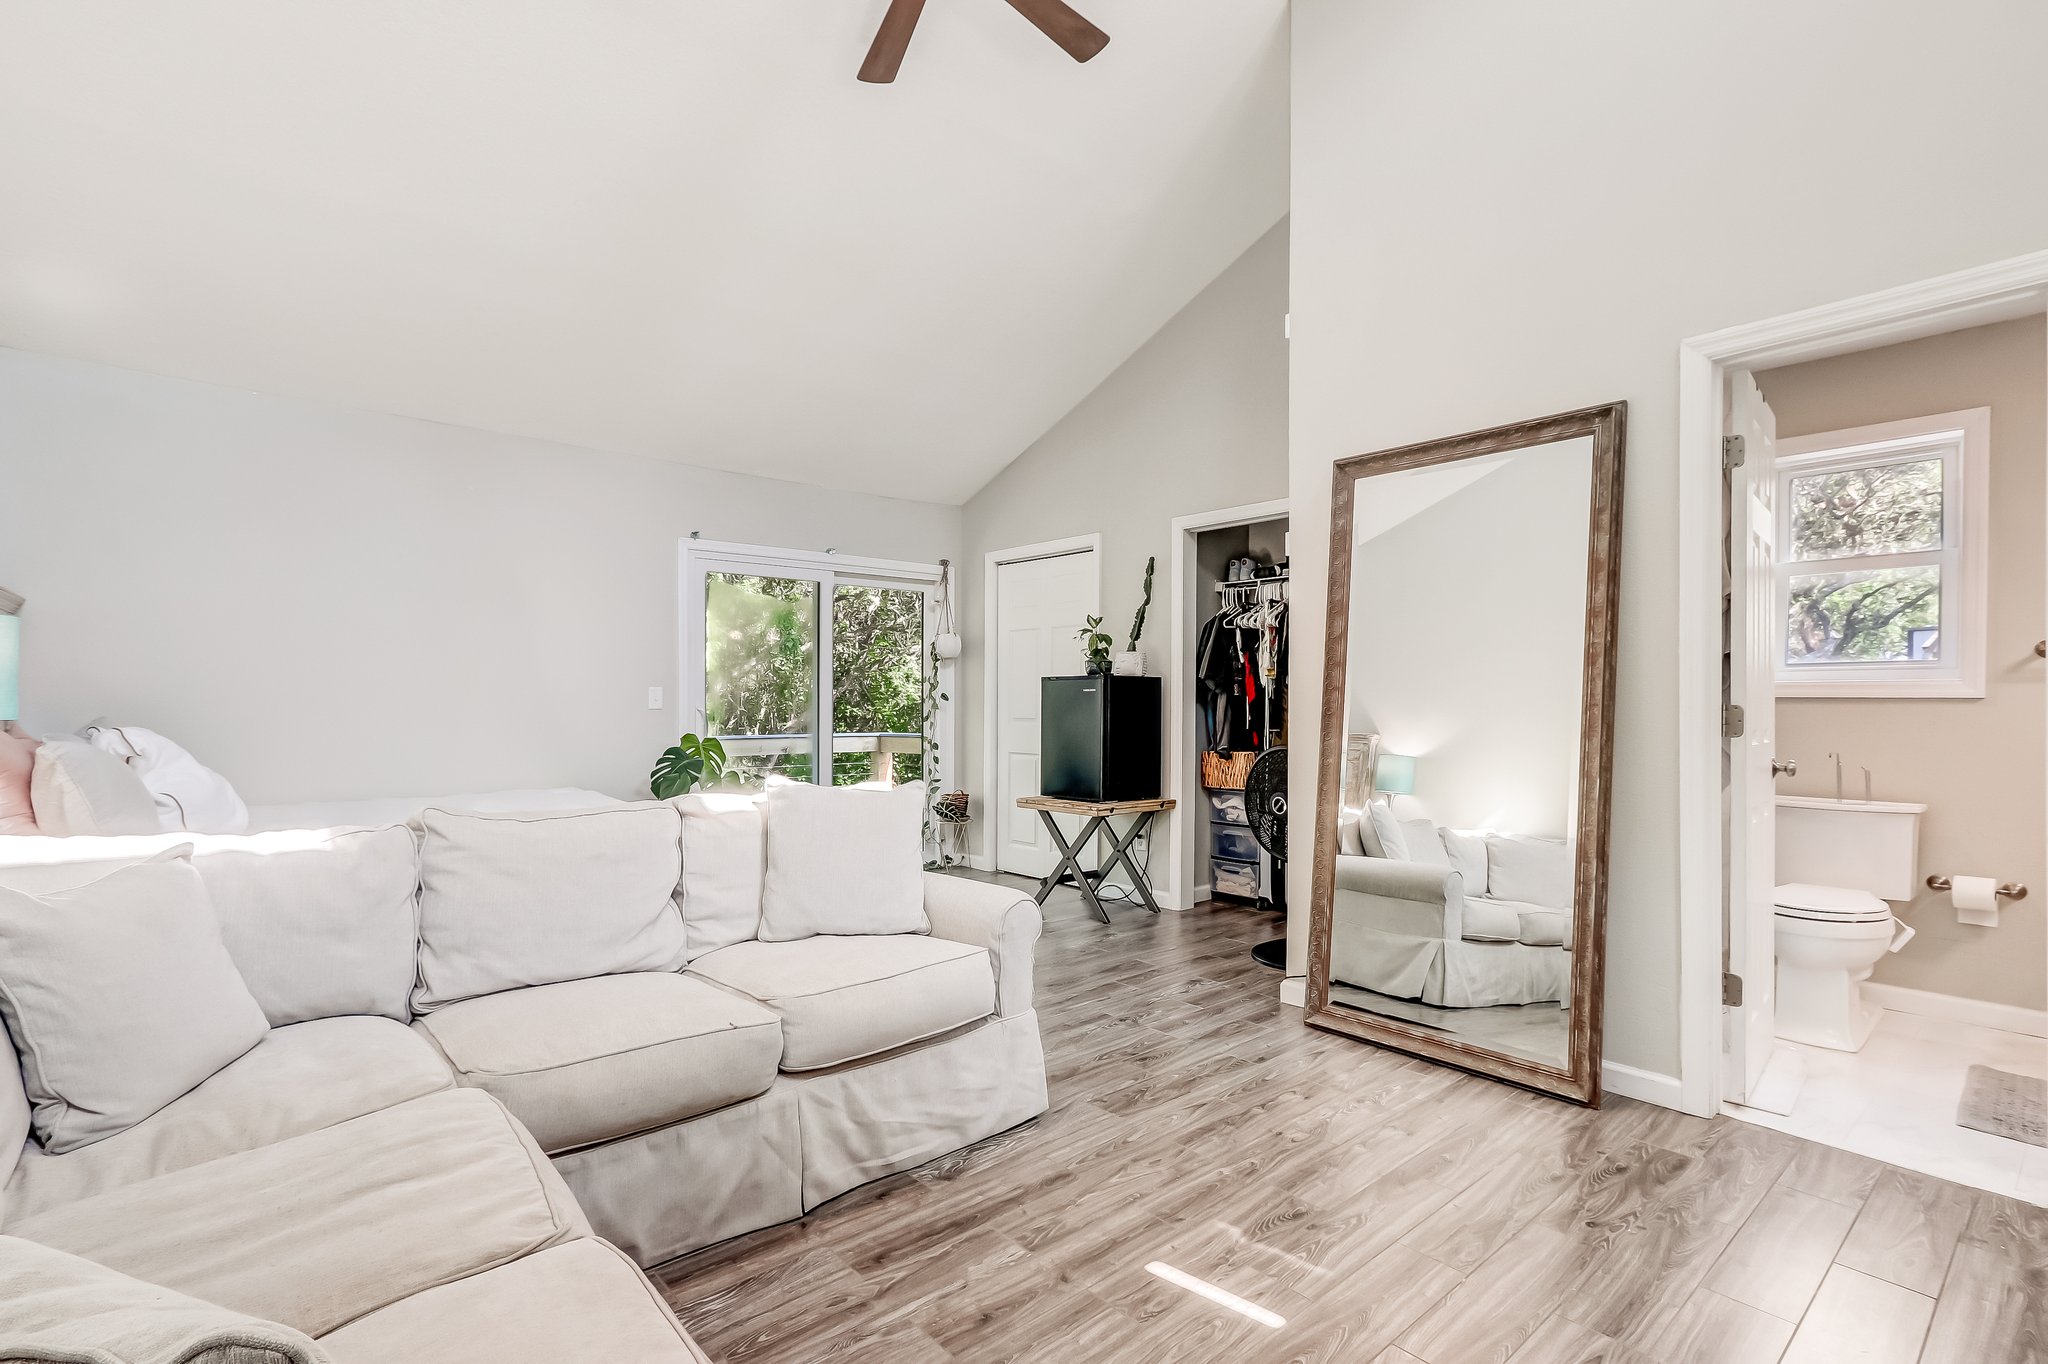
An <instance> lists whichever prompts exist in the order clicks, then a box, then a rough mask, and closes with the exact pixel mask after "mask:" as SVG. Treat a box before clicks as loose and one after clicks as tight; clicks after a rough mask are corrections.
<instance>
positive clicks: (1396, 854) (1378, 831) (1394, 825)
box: [1362, 800, 1408, 862]
mask: <svg viewBox="0 0 2048 1364" xmlns="http://www.w3.org/2000/svg"><path fill="white" fill-rule="evenodd" d="M1362 832H1363V833H1364V834H1365V850H1366V853H1367V854H1368V855H1370V856H1372V857H1387V858H1392V859H1393V860H1394V861H1396V862H1406V861H1407V860H1408V840H1407V838H1406V837H1405V836H1404V835H1403V834H1402V832H1401V821H1400V820H1398V819H1395V818H1394V811H1393V807H1392V806H1390V805H1388V804H1387V803H1386V802H1385V801H1383V800H1376V801H1373V802H1371V803H1370V804H1368V805H1367V806H1366V807H1365V827H1364V829H1363V830H1362Z"/></svg>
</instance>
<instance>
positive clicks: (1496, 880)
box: [1486, 834, 1572, 909]
mask: <svg viewBox="0 0 2048 1364" xmlns="http://www.w3.org/2000/svg"><path fill="white" fill-rule="evenodd" d="M1486 886H1487V893H1488V894H1490V895H1492V896H1493V897H1494V898H1495V899H1499V900H1521V901H1523V902H1525V903H1528V904H1532V905H1542V906H1544V907H1545V908H1548V909H1570V908H1571V907H1572V853H1571V847H1570V845H1569V844H1567V843H1566V842H1565V841H1564V840H1563V839H1561V838H1534V837H1531V836H1530V835H1528V834H1488V835H1487V836H1486Z"/></svg>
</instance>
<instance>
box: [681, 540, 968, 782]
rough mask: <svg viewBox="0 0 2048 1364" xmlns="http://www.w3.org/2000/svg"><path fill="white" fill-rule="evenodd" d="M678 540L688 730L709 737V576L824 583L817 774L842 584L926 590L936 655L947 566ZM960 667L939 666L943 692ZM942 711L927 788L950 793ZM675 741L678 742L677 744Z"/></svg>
mask: <svg viewBox="0 0 2048 1364" xmlns="http://www.w3.org/2000/svg"><path fill="white" fill-rule="evenodd" d="M679 543H680V549H679V551H678V564H677V607H678V617H677V622H676V624H677V639H678V655H679V657H678V668H679V674H678V676H679V681H680V683H681V686H680V688H679V692H678V694H679V695H680V697H681V699H682V712H681V713H682V717H683V718H682V726H681V728H682V730H685V731H691V732H696V733H702V732H703V726H704V723H705V719H704V695H705V677H704V666H705V652H706V651H705V647H704V621H705V616H704V608H705V592H704V579H705V575H706V574H709V573H745V574H754V575H758V576H762V577H771V578H800V579H804V580H807V581H810V582H814V583H816V584H818V645H817V647H818V672H817V693H816V697H815V699H814V703H813V705H814V712H815V713H814V714H813V716H812V733H811V740H812V745H811V763H812V766H811V771H812V774H813V776H816V775H817V774H819V773H830V772H831V770H832V754H831V743H832V738H833V735H834V733H835V732H836V731H835V730H834V729H833V726H832V716H831V714H830V711H829V707H830V699H831V696H832V635H831V629H832V597H833V589H834V588H836V587H839V586H842V585H843V586H850V587H883V588H902V589H907V590H915V591H921V592H923V593H924V598H925V607H924V655H925V657H926V658H927V659H929V658H930V656H931V646H932V641H933V639H934V638H935V637H936V636H935V631H936V629H937V606H938V586H939V578H940V575H941V573H942V571H943V567H944V566H943V564H935V563H920V562H916V561H913V560H904V559H874V558H861V557H857V556H855V555H850V554H839V553H837V552H835V551H832V550H825V551H822V552H821V551H818V550H806V549H786V548H782V547H779V546H774V545H754V544H743V543H738V542H733V541H725V540H704V539H700V538H697V537H694V536H692V537H689V538H685V539H683V540H682V541H680V542H679ZM956 666H957V665H956V663H955V662H953V661H941V663H940V664H939V687H938V690H939V692H940V693H942V694H943V695H947V696H950V695H952V693H953V691H954V682H955V678H954V670H955V668H956ZM936 709H937V714H936V716H935V717H934V718H933V720H932V722H931V723H930V724H929V725H928V727H927V733H928V736H929V737H930V738H932V739H935V740H936V745H937V748H938V754H937V757H936V759H934V758H933V757H932V755H930V754H929V753H927V754H926V762H925V769H924V770H925V779H924V784H925V786H926V788H927V791H928V792H930V791H938V790H943V789H945V786H944V782H945V779H946V777H947V775H948V774H949V773H950V772H951V771H952V770H953V768H954V764H955V759H954V757H953V731H954V719H955V715H954V709H955V708H954V707H953V705H952V704H950V703H949V702H947V701H944V700H941V701H939V702H938V703H937V708H936ZM670 742H674V740H673V739H671V740H670Z"/></svg>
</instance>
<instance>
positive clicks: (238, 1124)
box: [0, 1018, 455, 1218]
mask: <svg viewBox="0 0 2048 1364" xmlns="http://www.w3.org/2000/svg"><path fill="white" fill-rule="evenodd" d="M454 1083H455V1081H454V1078H453V1077H452V1076H451V1075H450V1074H449V1073H448V1067H447V1065H446V1064H445V1063H444V1062H443V1061H442V1060H441V1057H440V1055H439V1054H438V1053H436V1052H435V1050H434V1048H433V1046H432V1045H431V1044H429V1043H428V1042H426V1041H424V1040H423V1039H422V1038H421V1037H420V1036H419V1035H418V1034H417V1033H415V1032H413V1030H412V1029H410V1028H408V1027H406V1026H405V1025H404V1024H402V1023H394V1022H392V1021H391V1020H390V1019H388V1018H321V1019H315V1020H313V1021H312V1022H309V1023H294V1024H292V1025H290V1026H289V1027H283V1028H272V1029H271V1030H270V1031H269V1032H268V1033H266V1034H265V1035H264V1037H263V1040H262V1041H261V1042H258V1043H257V1044H256V1045H255V1046H254V1047H252V1048H251V1049H250V1050H249V1052H248V1053H247V1054H246V1055H244V1056H242V1057H240V1058H239V1059H237V1060H236V1061H234V1062H232V1063H231V1064H229V1065H228V1066H227V1068H226V1069H224V1070H222V1071H220V1072H219V1073H218V1074H216V1075H214V1076H213V1077H212V1078H211V1079H209V1080H207V1081H206V1082H205V1083H203V1084H201V1085H200V1086H199V1087H198V1088H197V1089H195V1090H193V1091H192V1092H191V1093H190V1094H186V1095H184V1096H182V1097H180V1098H177V1099H173V1100H172V1101H171V1102H170V1103H169V1104H168V1105H166V1106H165V1107H164V1108H163V1109H161V1110H159V1111H158V1112H157V1113H155V1114H153V1115H152V1116H150V1117H148V1118H145V1119H144V1120H143V1121H141V1122H139V1123H137V1124H136V1125H135V1126H133V1127H131V1128H129V1129H128V1130H127V1131H125V1132H119V1133H116V1134H115V1135H113V1136H111V1137H108V1138H107V1139H106V1140H105V1141H96V1142H94V1143H93V1144H92V1145H90V1146H86V1147H81V1148H80V1149H78V1150H76V1151H73V1152H71V1153H70V1154H68V1155H52V1154H50V1153H49V1152H47V1151H44V1150H43V1149H42V1148H40V1147H34V1146H32V1147H30V1148H29V1149H28V1150H27V1151H26V1152H25V1153H24V1154H23V1155H22V1158H21V1166H20V1168H19V1169H18V1170H16V1171H15V1173H14V1177H13V1179H12V1180H10V1181H9V1182H8V1184H7V1186H6V1192H5V1195H4V1202H0V1207H4V1209H5V1212H6V1215H7V1216H8V1217H9V1218H17V1217H27V1216H30V1215H32V1214H34V1213H38V1212H41V1211H44V1210H45V1209H48V1208H53V1207H56V1206H57V1205H58V1204H61V1203H69V1202H72V1201H74V1200H76V1199H80V1198H88V1197H90V1196H92V1195H93V1194H97V1193H104V1192H105V1191H106V1190H108V1189H115V1188H119V1187H121V1186H122V1185H124V1184H135V1183H139V1182H140V1181H142V1180H145V1179H151V1178H154V1177H155V1176H157V1175H161V1174H168V1173H169V1172H171V1171H172V1170H182V1169H185V1168H186V1167H187V1166H192V1165H198V1164H200V1163H202V1162H204V1161H209V1160H217V1159H219V1158H220V1157H222V1156H229V1155H234V1154H235V1153H236V1152H238V1151H252V1150H254V1149H256V1148H257V1147H259V1146H268V1145H270V1144H272V1143H273V1142H279V1141H283V1140H285V1139H286V1138H288V1137H296V1136H298V1135H300V1134H301V1133H305V1132H317V1131H318V1130H320V1129H321V1128H323V1127H332V1126H333V1125H334V1124H336V1123H338V1122H347V1121H348V1120H349V1119H350V1118H359V1117H361V1116H363V1115H364V1114H365V1113H375V1112H377V1111H378V1110H380V1109H385V1108H390V1107H393V1106H394V1105H397V1104H401V1103H404V1102H405V1101H406V1100H408V1099H417V1098H419V1097H420V1096H421V1095H423V1094H432V1093H434V1092H435V1091H436V1090H442V1089H449V1088H452V1087H453V1085H454Z"/></svg>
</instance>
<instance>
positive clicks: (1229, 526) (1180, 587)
mask: <svg viewBox="0 0 2048 1364" xmlns="http://www.w3.org/2000/svg"><path fill="white" fill-rule="evenodd" d="M1287 514H1288V504H1287V500H1286V499H1285V498H1280V499H1277V500H1275V501H1271V502H1254V503H1249V504H1246V505H1244V506H1239V507H1223V508H1219V509H1218V510H1216V511H1209V512H1198V513H1195V514H1194V515H1192V516H1181V517H1176V518H1175V519H1174V522H1173V563H1172V578H1171V582H1172V583H1173V613H1172V621H1173V656H1172V660H1171V664H1170V668H1171V671H1170V672H1169V673H1168V675H1167V679H1168V680H1167V688H1168V689H1167V696H1168V698H1169V701H1168V712H1169V720H1168V734H1167V792H1166V793H1167V794H1168V795H1169V796H1172V797H1173V798H1174V799H1175V800H1177V801H1178V802H1179V806H1178V807H1177V808H1176V810H1175V811H1174V813H1173V815H1172V816H1171V817H1170V823H1169V824H1168V827H1167V852H1168V866H1169V868H1170V869H1171V875H1170V878H1169V880H1168V884H1167V886H1166V889H1165V891H1164V893H1162V894H1161V895H1160V896H1159V899H1160V903H1162V904H1165V905H1169V906H1170V907H1172V908H1174V909H1191V908H1193V907H1194V906H1195V905H1198V904H1200V903H1202V902H1203V901H1204V900H1208V899H1211V898H1213V896H1214V895H1215V894H1216V888H1215V878H1214V875H1213V872H1212V859H1211V849H1212V831H1211V829H1210V819H1209V816H1210V813H1211V806H1210V801H1209V796H1208V793H1207V792H1205V791H1204V790H1203V787H1202V771H1201V758H1200V755H1201V752H1202V750H1203V749H1204V748H1205V747H1207V746H1208V742H1209V740H1208V735H1207V733H1206V731H1205V726H1204V723H1203V718H1202V713H1201V706H1202V701H1201V696H1200V679H1199V678H1198V676H1197V673H1196V656H1195V655H1196V649H1197V646H1198V644H1199V642H1200V639H1201V634H1202V626H1203V623H1204V622H1206V621H1207V620H1209V618H1210V617H1212V616H1214V615H1215V614H1216V613H1217V611H1218V610H1219V609H1220V608H1221V607H1222V605H1223V594H1222V593H1221V592H1219V591H1218V589H1217V584H1218V583H1219V582H1222V581H1225V580H1226V579H1227V578H1228V575H1229V565H1230V563H1231V561H1232V560H1234V559H1240V558H1250V559H1252V560H1253V561H1254V562H1255V563H1262V564H1265V565H1268V566H1277V565H1284V564H1285V563H1286V560H1287ZM1275 927H1276V928H1278V927H1279V925H1278V924H1276V925H1275Z"/></svg>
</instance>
